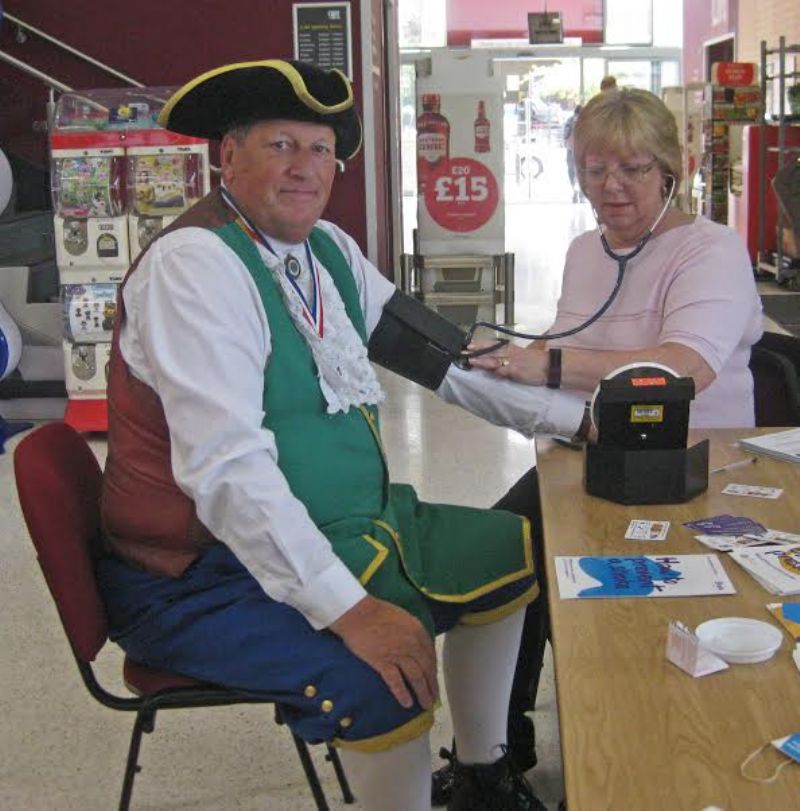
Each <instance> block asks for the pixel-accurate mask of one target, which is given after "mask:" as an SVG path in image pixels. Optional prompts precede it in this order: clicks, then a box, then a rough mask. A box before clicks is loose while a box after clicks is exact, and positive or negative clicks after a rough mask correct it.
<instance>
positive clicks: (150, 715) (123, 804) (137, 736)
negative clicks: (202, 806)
mask: <svg viewBox="0 0 800 811" xmlns="http://www.w3.org/2000/svg"><path fill="white" fill-rule="evenodd" d="M155 720H156V711H155V710H153V709H151V708H148V707H142V709H140V710H139V712H137V713H136V721H135V723H134V725H133V732H131V745H130V747H129V748H128V762H127V764H126V766H125V778H124V779H123V781H122V794H121V795H120V798H119V811H128V808H129V807H130V804H131V795H132V794H133V781H134V779H135V778H136V775H137V774H138V773H139V772H140V771H141V767H140V766H139V749H140V748H141V745H142V735H143V734H144V733H145V732H152V731H153V729H154V728H155Z"/></svg>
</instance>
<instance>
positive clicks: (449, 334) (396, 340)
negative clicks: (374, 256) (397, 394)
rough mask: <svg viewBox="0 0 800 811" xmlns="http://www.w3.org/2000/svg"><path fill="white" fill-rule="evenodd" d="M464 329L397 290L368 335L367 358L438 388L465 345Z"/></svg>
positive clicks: (431, 387) (417, 381) (420, 382)
mask: <svg viewBox="0 0 800 811" xmlns="http://www.w3.org/2000/svg"><path fill="white" fill-rule="evenodd" d="M466 340H467V336H466V333H464V332H462V330H461V329H460V328H459V327H457V326H456V325H455V324H453V323H451V322H450V321H448V320H447V319H446V318H443V317H442V316H441V315H438V314H437V313H435V312H433V310H431V309H429V308H428V307H426V306H425V305H424V304H423V303H422V302H420V301H417V299H415V298H412V297H411V296H408V295H406V294H405V293H403V292H402V291H400V290H398V291H396V292H395V293H394V295H393V296H392V297H391V298H390V299H389V301H388V302H386V304H385V305H384V308H383V314H382V315H381V320H380V321H379V322H378V325H377V326H376V327H375V330H374V331H373V333H372V335H371V336H370V339H369V344H368V347H367V348H368V351H369V359H370V360H371V361H373V362H374V363H377V364H378V365H379V366H383V367H384V368H386V369H389V370H390V371H392V372H396V373H397V374H399V375H401V376H402V377H406V378H408V379H409V380H412V381H413V382H414V383H419V384H420V385H421V386H425V388H428V389H438V388H439V386H440V384H441V382H442V380H444V376H445V375H446V374H447V369H448V368H449V366H450V364H451V363H452V362H453V361H454V360H456V359H457V358H458V357H459V356H460V355H461V352H462V351H463V349H464V347H465V345H466Z"/></svg>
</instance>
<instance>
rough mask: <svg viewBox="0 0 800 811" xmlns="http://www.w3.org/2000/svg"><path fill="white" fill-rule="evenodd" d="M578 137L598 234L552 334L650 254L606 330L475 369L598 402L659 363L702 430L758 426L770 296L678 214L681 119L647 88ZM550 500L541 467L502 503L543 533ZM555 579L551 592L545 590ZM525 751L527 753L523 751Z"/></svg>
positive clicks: (537, 620)
mask: <svg viewBox="0 0 800 811" xmlns="http://www.w3.org/2000/svg"><path fill="white" fill-rule="evenodd" d="M574 137H575V161H576V166H577V171H578V177H579V179H580V183H581V188H582V190H583V193H584V194H585V196H586V197H587V198H588V200H589V202H590V204H591V205H592V209H593V211H594V212H595V216H596V219H597V222H598V228H597V229H594V230H592V231H589V232H586V233H584V234H582V235H580V236H578V237H577V238H576V239H575V240H573V242H572V244H571V245H570V247H569V249H568V251H567V256H566V261H565V267H564V276H563V284H562V290H561V297H560V299H559V302H558V306H557V311H556V317H555V321H554V323H553V325H552V326H551V327H550V330H549V332H551V333H558V332H563V331H566V330H569V329H572V328H574V327H577V326H579V325H581V324H583V323H584V322H585V321H587V319H589V318H590V317H591V316H592V315H593V314H594V313H596V312H597V311H598V310H599V309H600V307H601V306H602V305H603V304H604V302H605V301H606V300H607V298H608V297H609V295H610V294H611V291H612V290H613V288H614V285H615V280H616V279H617V276H618V267H619V263H618V261H617V259H615V258H613V257H612V256H611V255H609V253H607V251H606V250H605V248H606V245H607V246H608V249H609V250H610V251H611V252H612V253H614V254H616V255H617V256H624V255H625V254H631V253H632V252H633V251H634V250H636V249H637V248H638V247H641V252H640V253H639V254H638V255H636V256H635V257H632V258H631V259H630V263H629V265H628V266H627V268H626V270H625V274H624V277H623V281H622V284H621V287H620V290H619V294H618V295H617V296H616V298H615V299H614V301H613V303H612V304H611V305H610V307H609V308H608V310H607V311H606V312H605V313H604V314H603V315H602V316H601V317H600V318H599V319H598V320H597V321H595V322H594V323H593V324H591V325H590V326H588V327H586V328H585V329H582V330H581V331H579V332H577V333H576V334H575V335H571V336H569V337H565V338H560V339H551V340H540V341H535V342H532V343H530V344H528V345H527V346H517V345H513V344H510V345H508V346H507V347H505V348H503V349H500V350H498V351H496V352H495V353H493V354H489V355H485V356H483V357H480V358H476V359H475V360H474V361H473V365H474V366H476V367H480V368H483V369H486V370H488V371H490V372H491V373H493V374H495V375H496V376H497V377H498V379H502V380H509V379H510V380H517V381H521V382H525V383H529V384H532V385H535V386H539V385H545V384H547V385H550V386H553V387H559V386H561V387H568V388H570V389H576V390H578V391H581V392H583V394H584V396H585V398H586V399H587V400H588V399H589V398H590V397H591V395H592V393H593V391H594V389H595V388H596V387H597V385H598V384H599V382H600V380H602V379H603V378H604V377H605V376H607V375H608V374H609V373H611V372H613V371H614V370H615V369H618V368H619V367H621V366H624V365H626V364H630V363H636V362H643V363H644V362H656V363H660V364H664V365H666V366H667V367H669V368H670V369H673V370H674V371H675V372H676V373H677V374H678V375H681V376H687V377H692V378H693V379H694V383H695V390H696V393H697V394H696V398H695V400H694V401H693V403H692V405H691V411H690V426H691V427H693V428H704V427H719V428H723V427H736V428H749V427H752V426H753V425H754V423H755V416H754V401H753V379H752V375H751V373H750V370H749V367H748V364H749V359H750V348H751V346H752V345H753V344H754V343H756V342H757V341H758V339H759V338H760V336H761V333H762V331H763V317H762V311H761V301H760V299H759V296H758V293H757V291H756V286H755V281H754V278H753V271H752V267H751V263H750V259H749V256H748V253H747V250H746V248H745V246H744V244H743V243H742V241H741V239H740V238H739V236H738V235H737V234H736V233H735V232H734V231H733V230H732V229H730V228H727V227H726V226H724V225H720V224H717V223H714V222H712V221H710V220H707V219H705V218H703V217H692V216H690V215H688V214H686V213H684V212H682V211H680V210H678V209H676V208H673V207H672V206H671V201H672V199H673V198H674V197H675V195H676V193H677V190H678V187H679V186H680V183H681V180H682V175H681V167H682V162H681V150H680V143H679V140H678V129H677V125H676V123H675V119H674V117H673V115H672V113H671V112H670V111H669V110H668V109H667V107H666V105H664V103H663V102H662V101H661V100H660V99H659V98H658V97H657V96H655V95H653V94H652V93H649V92H647V91H645V90H640V89H635V88H623V89H621V90H618V91H616V92H614V93H608V92H604V93H599V94H597V95H595V96H594V97H593V98H592V99H591V100H590V101H589V102H588V103H587V104H586V105H585V106H584V108H583V109H582V111H581V114H580V118H579V119H578V121H577V124H576V126H575V132H574ZM651 231H652V235H650V236H648V235H649V234H650V232H651ZM601 235H602V237H603V240H604V242H605V244H604V242H603V241H601ZM476 346H478V347H479V346H481V344H478V345H476ZM537 494H538V482H537V478H536V469H535V468H532V469H531V470H529V471H528V472H527V473H526V474H525V475H524V476H523V477H522V478H521V479H520V480H519V481H518V482H517V483H516V484H515V485H514V487H513V488H512V489H511V490H510V491H509V492H508V493H507V494H506V495H505V496H504V497H503V498H502V499H501V500H500V501H499V502H498V504H500V505H502V507H503V508H504V509H510V510H512V511H515V512H519V513H520V514H525V515H528V516H529V518H530V519H531V522H532V525H533V526H539V525H540V516H539V513H538V495H537ZM538 548H539V549H540V548H541V546H540V545H539V546H538ZM543 574H544V572H543V570H542V571H541V572H540V575H542V576H540V584H541V586H542V588H543V589H546V585H547V584H546V583H545V581H544V578H543ZM546 611H547V601H546V600H539V601H537V603H536V604H535V605H533V606H531V607H530V608H529V610H528V612H527V617H526V621H525V628H526V632H525V634H524V636H523V643H522V646H521V649H520V656H519V660H518V664H517V685H519V682H520V681H524V679H525V678H529V679H530V681H529V689H528V690H527V691H526V690H524V689H519V687H517V689H515V691H514V694H513V695H512V703H511V707H510V709H509V727H512V726H517V727H519V726H520V721H519V719H520V718H522V717H524V713H525V712H526V711H527V710H531V709H533V707H534V704H535V698H536V687H537V685H538V675H539V670H540V668H541V661H542V655H543V651H544V646H545V642H546V631H547V628H548V627H549V622H548V620H547V618H546V616H543V615H544V614H546ZM532 740H533V739H532ZM517 747H518V748H519V749H520V750H521V751H522V753H523V755H524V754H525V753H526V747H524V746H523V745H522V743H521V742H520V743H518V744H517ZM511 754H512V756H514V755H515V750H514V749H513V748H512V750H511ZM445 769H446V767H445ZM442 780H444V775H440V776H439V781H440V782H441V781H442Z"/></svg>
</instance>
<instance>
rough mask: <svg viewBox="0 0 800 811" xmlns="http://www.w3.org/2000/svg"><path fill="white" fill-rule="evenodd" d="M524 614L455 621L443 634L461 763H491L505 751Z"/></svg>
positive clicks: (447, 679)
mask: <svg viewBox="0 0 800 811" xmlns="http://www.w3.org/2000/svg"><path fill="white" fill-rule="evenodd" d="M524 618H525V609H520V610H519V611H515V612H514V613H513V614H510V615H509V616H507V617H504V618H503V619H501V620H499V621H498V622H492V623H489V624H487V625H457V626H456V627H455V628H453V630H452V631H448V632H447V634H445V641H444V658H443V666H444V683H445V689H446V690H447V699H448V702H449V704H450V715H451V717H452V719H453V732H454V735H455V740H456V750H457V752H458V759H459V760H460V761H461V762H462V763H493V762H494V761H495V760H497V759H498V758H499V757H500V756H501V755H502V752H501V750H500V748H499V747H500V746H501V745H503V744H505V743H506V734H507V732H506V730H507V723H508V702H509V698H510V696H511V685H512V683H513V681H514V670H515V669H516V665H517V655H518V653H519V645H520V640H521V638H522V623H523V621H524Z"/></svg>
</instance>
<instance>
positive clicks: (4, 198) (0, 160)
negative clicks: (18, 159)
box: [0, 149, 14, 214]
mask: <svg viewBox="0 0 800 811" xmlns="http://www.w3.org/2000/svg"><path fill="white" fill-rule="evenodd" d="M13 185H14V177H13V176H12V174H11V164H10V163H9V162H8V158H7V157H6V156H5V154H4V153H3V150H2V149H0V214H2V213H3V212H4V211H5V210H6V206H7V205H8V201H9V200H10V199H11V188H12V187H13Z"/></svg>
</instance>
